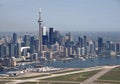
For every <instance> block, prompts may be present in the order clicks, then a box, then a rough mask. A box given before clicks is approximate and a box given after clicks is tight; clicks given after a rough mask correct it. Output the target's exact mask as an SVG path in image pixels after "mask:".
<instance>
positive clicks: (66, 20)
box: [0, 0, 120, 32]
mask: <svg viewBox="0 0 120 84" xmlns="http://www.w3.org/2000/svg"><path fill="white" fill-rule="evenodd" d="M39 8H41V9H42V19H43V25H44V26H46V27H47V28H48V27H54V28H55V29H56V30H60V31H86V32H88V31H120V11H119V10H120V1H119V0H59V1H58V0H44V1H43V0H0V31H13V32H14V31H38V22H37V21H38V12H39Z"/></svg>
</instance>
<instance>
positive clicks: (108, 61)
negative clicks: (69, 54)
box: [0, 56, 120, 74]
mask: <svg viewBox="0 0 120 84" xmlns="http://www.w3.org/2000/svg"><path fill="white" fill-rule="evenodd" d="M38 64H40V65H44V66H49V67H56V68H87V67H94V66H102V65H120V57H117V56H116V57H111V56H107V57H96V58H89V59H86V60H85V61H83V60H81V59H78V58H76V59H71V60H66V61H63V60H57V61H51V62H43V63H38ZM35 65H36V63H32V64H25V65H20V66H16V67H15V68H10V69H5V70H4V71H3V72H0V74H4V73H6V72H9V71H17V70H25V69H26V68H30V67H31V68H32V67H34V66H35Z"/></svg>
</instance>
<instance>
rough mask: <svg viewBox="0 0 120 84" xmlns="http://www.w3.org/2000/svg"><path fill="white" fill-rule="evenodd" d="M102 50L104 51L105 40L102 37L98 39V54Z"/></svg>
mask: <svg viewBox="0 0 120 84" xmlns="http://www.w3.org/2000/svg"><path fill="white" fill-rule="evenodd" d="M102 49H103V39H102V37H98V53H100V52H101V50H102Z"/></svg>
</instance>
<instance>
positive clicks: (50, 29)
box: [49, 27, 54, 45]
mask: <svg viewBox="0 0 120 84" xmlns="http://www.w3.org/2000/svg"><path fill="white" fill-rule="evenodd" d="M53 34H54V33H53V28H52V27H51V28H49V44H50V45H52V44H53Z"/></svg>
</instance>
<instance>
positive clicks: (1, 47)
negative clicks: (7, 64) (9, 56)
mask: <svg viewBox="0 0 120 84" xmlns="http://www.w3.org/2000/svg"><path fill="white" fill-rule="evenodd" d="M3 52H4V51H3V45H0V58H2V57H3V55H4V53H3Z"/></svg>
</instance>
